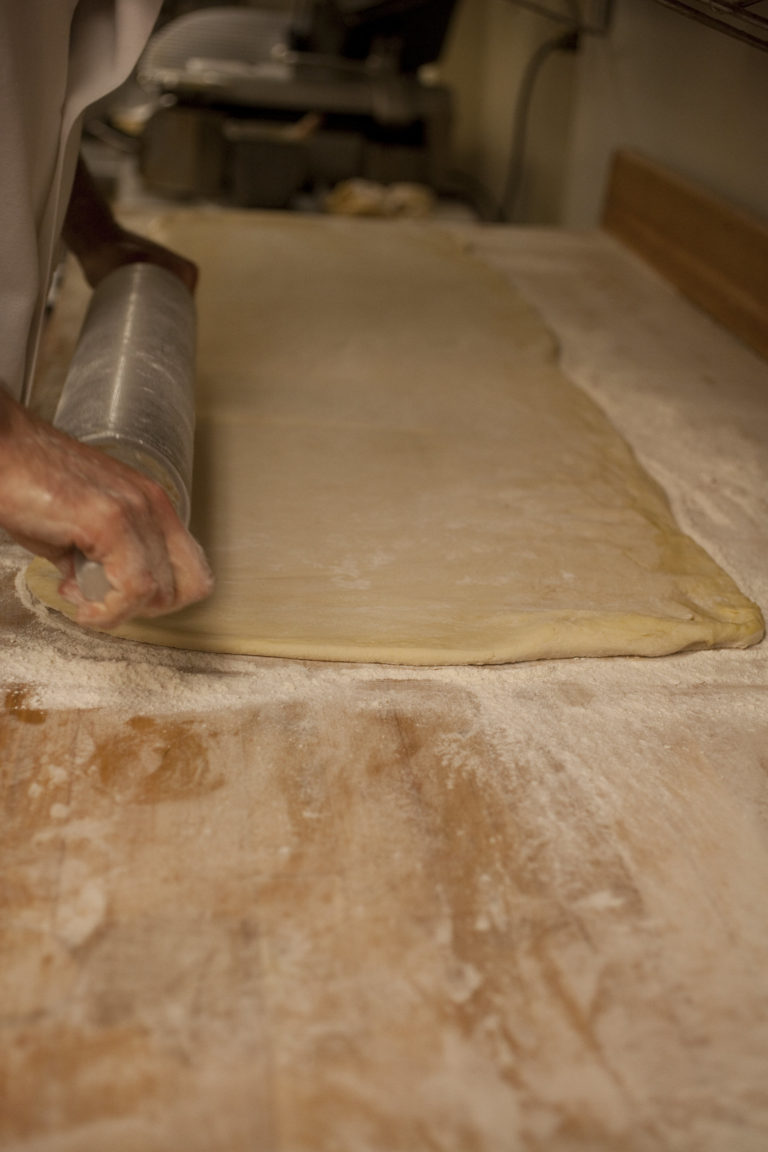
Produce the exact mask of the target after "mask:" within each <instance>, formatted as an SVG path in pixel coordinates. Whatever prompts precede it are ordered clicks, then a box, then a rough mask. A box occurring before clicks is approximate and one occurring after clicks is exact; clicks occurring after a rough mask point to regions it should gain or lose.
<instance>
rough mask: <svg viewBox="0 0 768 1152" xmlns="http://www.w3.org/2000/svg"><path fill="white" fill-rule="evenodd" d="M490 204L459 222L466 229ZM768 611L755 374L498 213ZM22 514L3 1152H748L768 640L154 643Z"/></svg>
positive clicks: (765, 856)
mask: <svg viewBox="0 0 768 1152" xmlns="http://www.w3.org/2000/svg"><path fill="white" fill-rule="evenodd" d="M474 235H475V233H473V236H474ZM475 243H476V244H478V245H481V246H482V248H483V251H484V253H485V254H486V255H487V258H489V259H493V260H494V261H495V262H497V263H498V264H500V265H501V266H502V267H504V268H506V269H507V270H508V271H509V273H510V274H511V275H514V277H515V278H516V280H517V282H518V283H519V285H520V287H521V288H522V289H523V290H524V291H525V292H526V294H527V295H529V296H530V298H531V299H533V301H534V302H535V303H536V304H537V306H540V307H541V308H542V310H543V311H544V312H545V315H546V316H547V319H548V321H549V322H550V323H551V324H552V326H553V329H554V330H555V331H556V332H557V334H558V336H559V337H560V339H561V341H562V344H563V348H564V357H565V359H566V361H567V362H568V364H569V365H570V369H569V370H570V371H573V372H574V374H575V377H576V379H577V381H578V382H581V383H582V384H583V385H584V386H585V387H588V388H589V389H590V390H591V391H592V394H593V395H594V396H595V397H596V398H597V399H598V400H599V401H600V402H601V403H602V404H603V405H604V407H605V408H606V410H608V411H609V413H610V415H611V418H612V419H614V420H615V421H616V423H617V424H618V425H619V426H620V427H621V429H622V431H623V432H624V433H625V434H626V435H627V436H628V437H629V438H630V439H631V441H632V443H633V444H634V445H635V446H636V447H637V450H638V451H639V452H640V453H641V454H642V456H643V459H644V460H645V461H647V463H648V466H649V468H650V469H651V470H652V471H653V472H654V474H655V475H658V477H659V478H660V479H662V480H663V481H664V484H665V487H666V488H667V490H668V491H669V493H670V495H671V496H672V498H673V499H674V501H675V503H676V506H677V507H678V508H679V509H680V512H681V515H683V516H685V518H686V526H688V527H689V528H690V529H691V531H695V534H696V535H697V537H698V538H700V539H701V540H702V542H704V543H705V544H706V545H707V546H709V547H712V548H714V549H715V550H716V552H717V554H718V557H722V558H723V560H724V562H725V561H727V563H728V565H729V566H730V567H732V568H733V571H734V573H735V574H736V575H738V576H739V578H740V579H743V580H744V581H745V583H746V585H747V586H748V587H749V589H750V590H751V591H752V593H753V594H754V596H755V598H756V599H757V600H759V602H760V603H761V604H762V605H763V606H766V605H767V604H768V578H767V577H766V567H765V556H766V554H768V498H767V497H766V493H768V451H766V449H767V448H768V408H767V407H766V404H765V380H766V376H765V369H764V367H763V365H762V363H761V362H760V361H759V360H758V358H756V357H754V356H753V355H751V354H750V353H749V352H747V351H746V350H745V349H743V348H741V347H740V346H739V345H738V344H737V343H736V342H734V341H732V340H730V339H729V338H727V336H726V335H725V334H724V333H722V332H721V331H720V330H719V329H718V328H717V327H716V326H714V325H711V324H710V323H709V322H708V321H707V320H706V319H705V318H703V317H702V316H701V315H700V314H699V313H698V312H697V311H696V310H695V309H693V308H690V307H689V306H688V305H686V303H685V302H684V301H682V300H681V299H680V298H679V297H678V296H677V295H676V294H675V293H674V292H673V291H671V290H670V289H668V288H667V287H666V286H665V285H663V284H662V283H661V282H660V281H659V280H658V278H657V277H655V276H645V275H642V274H638V266H637V261H636V260H635V259H634V258H633V257H631V256H629V255H628V254H627V253H625V252H624V251H623V249H622V248H621V246H620V245H618V244H616V243H615V242H614V241H613V240H612V239H611V238H610V237H607V236H605V235H604V234H601V233H593V234H590V235H584V236H582V235H563V234H556V233H546V232H542V231H540V230H529V229H521V230H510V229H504V230H499V229H483V230H482V231H481V233H480V235H479V237H477V238H476V239H475ZM24 563H25V559H24V557H23V555H21V553H20V550H19V549H15V550H14V549H13V548H11V547H10V546H9V545H8V544H7V543H5V544H4V543H2V542H0V833H1V835H0V1147H1V1148H3V1150H4V1152H5V1150H8V1152H104V1150H105V1149H109V1150H110V1152H111V1150H113V1149H114V1150H115V1152H179V1150H181V1149H183V1150H184V1152H187V1150H189V1152H424V1150H429V1152H659V1150H660V1149H663V1150H664V1152H724V1150H727V1152H764V1149H765V1148H766V1147H768V1088H766V1085H767V1084H768V1075H767V1074H766V1073H767V1070H768V1062H767V1060H766V1053H767V1052H768V921H767V920H766V917H765V915H764V908H765V893H766V891H768V803H767V799H768V760H767V759H766V748H767V747H768V688H767V687H766V686H767V685H768V649H767V648H766V646H765V645H764V644H763V645H760V646H757V647H755V648H753V649H750V650H749V651H746V652H708V653H707V652H700V653H692V654H688V655H685V656H678V657H671V658H668V659H661V660H640V659H613V660H573V661H545V662H539V663H531V664H528V665H517V666H514V667H509V668H504V667H497V668H493V669H461V670H460V669H422V670H414V669H409V668H390V669H384V668H378V669H377V668H374V667H368V666H358V667H353V666H345V665H339V666H331V665H322V664H305V663H302V662H298V661H278V660H257V659H243V658H234V657H218V658H215V657H212V656H208V655H202V654H194V653H181V652H175V653H171V652H169V651H166V650H163V649H153V648H147V647H142V646H140V645H132V644H129V643H126V642H119V641H110V640H107V639H105V638H102V637H94V636H92V635H88V634H86V633H83V632H81V631H80V630H78V629H76V628H75V627H74V626H72V625H70V624H68V623H64V622H61V621H56V620H55V618H53V617H50V616H47V615H45V614H44V613H42V614H41V613H40V612H39V611H37V610H36V609H35V607H34V605H31V604H30V603H29V601H28V600H25V599H24V598H23V596H22V595H21V593H20V592H19V590H18V589H19V587H20V582H18V573H19V572H20V570H21V569H22V568H23V565H24Z"/></svg>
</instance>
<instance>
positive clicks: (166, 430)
mask: <svg viewBox="0 0 768 1152" xmlns="http://www.w3.org/2000/svg"><path fill="white" fill-rule="evenodd" d="M194 373H195V307H194V301H193V299H192V295H191V293H190V292H189V290H188V289H187V288H186V286H185V285H184V284H182V282H181V280H179V278H178V277H177V276H174V275H173V273H171V272H168V271H166V269H164V268H159V267H157V266H156V265H154V264H126V265H124V266H122V267H121V268H118V269H116V270H115V271H114V272H111V273H110V274H109V275H108V276H107V277H105V279H104V280H102V281H101V283H100V284H99V285H98V287H97V288H96V289H95V291H94V293H93V296H92V297H91V303H90V306H89V308H88V312H87V314H86V317H85V320H84V321H83V326H82V328H81V330H80V335H79V337H78V341H77V346H76V348H75V353H74V356H73V358H72V362H71V364H70V367H69V372H68V374H67V378H66V381H65V383H64V388H63V390H62V393H61V398H60V400H59V405H58V408H57V409H56V415H55V417H54V424H55V425H56V427H57V428H59V429H61V431H62V432H66V433H68V434H69V435H70V436H74V437H75V438H76V439H77V440H81V441H82V442H83V443H84V444H90V445H92V446H93V447H96V448H100V449H102V451H104V452H107V453H109V455H111V456H113V457H115V458H116V459H118V460H121V461H122V462H123V463H124V464H128V465H129V466H130V467H132V468H136V469H137V470H138V471H140V472H143V473H144V474H145V475H146V476H150V477H151V478H152V479H153V480H155V481H157V482H158V483H159V484H160V485H161V486H162V487H163V488H164V489H165V491H166V492H167V494H168V496H169V498H170V500H171V503H172V504H173V506H174V508H175V509H176V512H177V513H178V515H179V518H180V519H181V520H182V521H183V523H184V524H188V523H189V499H190V488H191V481H192V449H193V440H194V425H195V406H194ZM75 571H76V574H77V582H78V586H79V588H80V591H81V592H82V594H83V596H85V598H86V599H87V600H103V599H104V597H105V596H106V594H107V592H108V591H109V590H110V584H109V581H108V580H107V577H106V575H105V573H104V569H103V568H102V566H101V564H99V563H97V562H96V561H93V560H88V559H87V558H86V557H85V556H83V555H82V554H81V553H78V554H77V555H76V557H75Z"/></svg>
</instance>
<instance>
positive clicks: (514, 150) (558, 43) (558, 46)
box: [497, 28, 579, 223]
mask: <svg viewBox="0 0 768 1152" xmlns="http://www.w3.org/2000/svg"><path fill="white" fill-rule="evenodd" d="M578 48H579V30H578V28H571V29H570V30H569V31H568V32H560V33H559V34H558V35H557V36H552V37H550V39H549V40H544V41H542V43H541V44H540V45H539V46H538V48H537V49H536V51H535V52H534V53H533V55H532V56H531V58H530V60H529V61H528V63H527V65H526V67H525V72H524V73H523V78H522V80H521V81H520V90H519V92H518V96H517V101H516V103H515V115H514V120H513V124H512V146H511V151H510V159H509V167H508V169H507V178H506V182H505V185H504V191H503V193H502V196H501V201H500V203H499V209H498V213H497V220H498V221H500V222H501V223H505V222H510V221H512V220H514V217H515V212H516V209H517V202H518V200H519V198H520V189H521V187H522V182H523V169H524V162H525V148H526V140H527V135H528V114H529V112H530V106H531V99H532V97H533V92H534V89H535V87H536V81H537V80H538V78H539V74H540V72H541V68H542V65H543V64H544V63H545V62H546V60H548V58H549V57H550V56H551V55H552V53H553V52H576V51H578Z"/></svg>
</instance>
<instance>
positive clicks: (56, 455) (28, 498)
mask: <svg viewBox="0 0 768 1152" xmlns="http://www.w3.org/2000/svg"><path fill="white" fill-rule="evenodd" d="M0 526H2V527H3V528H5V530H6V531H7V532H9V533H10V535H11V536H12V537H13V538H14V539H15V540H16V541H17V542H18V543H19V544H22V545H23V546H24V547H25V548H28V549H29V550H30V551H31V552H34V553H36V554H37V555H40V556H44V557H46V559H48V560H51V561H52V562H53V563H54V564H55V565H56V566H57V567H58V569H59V571H60V572H61V573H62V576H63V580H62V582H61V584H60V586H59V592H60V594H61V595H62V596H63V597H64V599H66V600H69V601H70V603H72V604H74V605H75V606H76V607H77V616H76V619H77V621H78V623H79V624H84V625H86V626H92V627H98V628H114V627H115V626H116V625H117V624H120V623H122V622H123V621H125V620H128V619H130V618H131V617H132V616H136V615H141V616H160V615H162V614H164V613H166V612H174V611H176V610H177V609H179V608H183V607H184V606H185V605H187V604H192V603H194V602H195V601H197V600H202V599H203V598H204V597H205V596H207V595H208V594H209V593H210V592H211V589H212V587H213V580H212V577H211V573H210V570H209V568H208V565H207V563H206V561H205V557H204V555H203V552H202V549H201V548H200V547H199V545H198V544H197V543H196V542H195V541H194V540H193V538H192V537H191V536H190V534H189V533H188V532H187V530H186V529H185V528H184V526H183V525H182V523H181V521H180V520H179V518H178V517H177V515H176V513H175V511H174V509H173V506H172V505H171V502H170V500H169V499H168V497H167V496H166V494H165V492H164V491H163V490H162V488H160V486H159V485H158V484H156V483H155V482H154V481H152V480H150V479H148V478H147V477H145V476H143V475H141V474H140V473H138V472H136V471H134V470H133V469H132V468H128V467H127V466H126V465H124V464H121V463H119V462H118V461H116V460H112V459H111V458H110V457H109V456H106V455H105V454H104V453H103V452H100V451H98V450H97V449H95V448H90V447H88V446H87V445H84V444H80V443H78V441H76V440H73V439H71V438H70V437H68V436H65V435H64V434H63V433H61V432H59V431H57V430H56V429H55V428H52V427H51V426H50V425H48V424H44V423H43V422H42V421H40V420H38V419H37V418H36V417H33V416H32V415H31V414H30V413H29V412H28V411H27V410H26V409H25V408H22V407H21V405H19V404H17V403H16V401H15V400H12V399H11V398H10V396H8V395H7V394H6V393H4V392H2V391H0ZM75 549H79V550H80V551H81V552H82V553H83V554H84V555H85V556H86V557H88V559H91V560H96V561H98V562H99V563H101V564H102V565H103V567H104V572H105V575H106V577H107V579H108V580H109V582H110V584H111V585H112V591H110V592H109V593H108V594H107V596H106V598H105V600H104V603H103V604H101V603H95V602H91V601H88V600H85V599H84V597H83V596H82V594H81V593H80V590H79V588H78V587H77V583H76V580H75V575H74V551H75Z"/></svg>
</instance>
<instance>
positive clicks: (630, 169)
mask: <svg viewBox="0 0 768 1152" xmlns="http://www.w3.org/2000/svg"><path fill="white" fill-rule="evenodd" d="M603 226H604V227H605V228H606V229H607V230H608V231H609V232H611V233H612V234H613V235H615V236H617V237H618V238H619V239H620V240H621V241H622V242H623V243H625V244H627V245H628V246H629V247H630V248H632V249H634V250H635V251H636V252H639V254H640V255H641V256H643V257H644V258H645V259H646V260H647V261H648V262H649V263H650V264H652V265H653V266H654V268H656V269H658V271H660V272H661V273H662V275H664V276H665V277H666V278H667V279H668V280H669V281H670V282H671V283H672V284H674V285H675V286H676V287H677V288H679V289H680V291H681V292H683V293H684V295H686V296H687V297H688V298H689V299H690V300H692V301H693V303H694V304H698V305H699V307H701V308H703V309H704V310H705V311H706V312H709V313H710V315H712V316H713V317H714V318H715V319H716V320H717V321H718V322H719V323H720V324H722V325H723V326H724V327H725V328H728V329H729V330H730V331H731V332H733V333H734V335H736V336H738V337H739V338H740V339H742V340H744V341H745V342H746V343H747V344H749V345H750V346H751V347H752V348H754V349H755V350H756V351H757V352H759V353H760V354H761V355H762V356H765V357H768V223H766V222H765V221H763V220H760V219H758V218H757V217H755V216H750V215H749V214H748V213H746V212H742V211H740V210H739V209H737V208H736V207H734V206H732V205H730V204H727V203H725V202H724V201H722V200H719V199H718V198H717V197H715V196H713V195H711V194H710V193H709V192H707V191H705V190H704V189H702V188H699V187H697V186H696V185H695V184H693V183H691V182H690V181H688V180H685V179H684V178H683V177H681V176H679V175H677V174H676V173H674V172H670V171H669V170H668V169H666V168H664V167H662V166H661V165H660V164H657V163H656V162H655V161H653V160H650V159H649V158H648V157H645V156H642V155H640V154H638V153H636V152H629V151H621V152H618V153H617V154H616V156H615V157H614V162H613V168H612V171H611V175H610V179H609V184H608V190H607V197H606V203H605V210H604V214H603Z"/></svg>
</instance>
